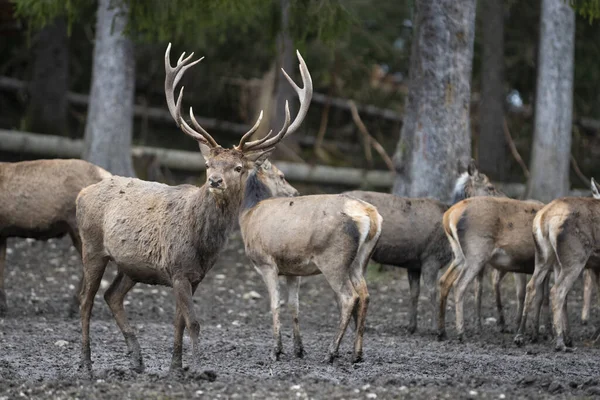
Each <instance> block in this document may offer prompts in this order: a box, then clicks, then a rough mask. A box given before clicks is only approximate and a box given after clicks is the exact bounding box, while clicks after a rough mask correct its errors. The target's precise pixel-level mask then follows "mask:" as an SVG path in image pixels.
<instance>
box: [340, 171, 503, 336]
mask: <svg viewBox="0 0 600 400" xmlns="http://www.w3.org/2000/svg"><path fill="white" fill-rule="evenodd" d="M346 194H348V195H350V196H353V197H356V198H358V199H361V200H364V201H366V202H368V203H370V204H373V205H374V206H375V207H376V208H377V211H378V212H379V213H380V214H381V216H382V217H383V224H382V228H381V236H380V237H379V241H378V242H377V244H376V246H375V251H374V252H373V255H372V256H371V258H372V259H373V260H374V261H375V262H378V263H381V264H388V265H394V266H397V267H402V268H407V272H408V283H409V285H410V299H411V304H410V314H409V324H408V331H409V332H410V333H414V332H415V331H416V329H417V309H418V302H419V293H420V280H421V275H423V282H424V284H425V288H426V289H427V291H428V294H429V299H430V303H431V308H432V312H433V319H432V322H433V325H434V328H435V326H436V318H435V315H436V314H437V287H436V285H437V277H438V271H439V270H440V269H442V268H444V267H445V266H446V265H448V263H450V261H452V249H451V248H450V244H449V243H448V240H447V239H446V235H445V233H444V229H443V227H442V218H443V215H444V212H446V210H447V209H448V208H449V206H448V205H446V204H443V203H441V202H439V201H437V200H433V199H428V198H407V197H399V196H395V195H393V194H388V193H379V192H364V191H360V190H356V191H352V192H346ZM473 196H503V194H502V193H500V192H499V191H497V190H496V188H495V187H494V185H492V184H491V182H490V181H489V179H488V177H487V176H486V175H485V174H483V173H480V172H479V171H478V170H477V167H476V166H475V162H474V161H473V160H472V161H471V162H470V164H469V166H468V168H467V172H464V173H463V174H461V176H460V177H459V178H458V179H457V181H456V185H455V187H454V193H453V202H457V201H459V200H462V199H465V198H469V197H473ZM498 298H499V297H498Z"/></svg>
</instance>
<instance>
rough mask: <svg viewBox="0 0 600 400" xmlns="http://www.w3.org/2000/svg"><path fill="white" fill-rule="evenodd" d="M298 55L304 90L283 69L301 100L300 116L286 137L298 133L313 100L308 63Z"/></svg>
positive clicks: (297, 116)
mask: <svg viewBox="0 0 600 400" xmlns="http://www.w3.org/2000/svg"><path fill="white" fill-rule="evenodd" d="M296 55H297V56H298V60H299V61H300V65H299V68H300V76H301V77H302V84H303V85H304V87H303V88H302V89H300V88H299V87H298V85H296V82H294V81H293V80H292V78H290V76H289V75H288V74H287V72H285V70H284V69H283V68H282V69H281V71H282V72H283V75H284V76H285V78H286V79H287V81H288V82H289V83H290V85H292V87H293V88H294V90H295V91H296V93H297V94H298V98H299V99H300V109H299V110H298V114H297V115H296V118H295V119H294V122H292V124H291V125H290V127H289V128H288V130H287V132H286V134H285V136H287V135H291V134H292V133H294V132H296V131H297V130H298V128H299V127H300V125H302V122H303V121H304V118H305V117H306V113H308V107H309V106H310V102H311V100H312V95H313V84H312V78H311V76H310V72H309V71H308V67H307V66H306V63H305V62H304V59H303V58H302V56H301V55H300V52H299V51H298V50H296ZM285 136H284V137H285Z"/></svg>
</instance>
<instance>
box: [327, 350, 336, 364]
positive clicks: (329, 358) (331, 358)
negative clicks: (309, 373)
mask: <svg viewBox="0 0 600 400" xmlns="http://www.w3.org/2000/svg"><path fill="white" fill-rule="evenodd" d="M337 357H338V353H336V352H330V353H329V354H328V355H327V358H326V359H325V362H326V363H328V364H333V362H334V361H335V359H336V358H337Z"/></svg>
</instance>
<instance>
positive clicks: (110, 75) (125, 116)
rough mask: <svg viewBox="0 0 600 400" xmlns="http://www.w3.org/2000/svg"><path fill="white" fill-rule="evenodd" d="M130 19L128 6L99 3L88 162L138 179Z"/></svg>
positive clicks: (87, 136)
mask: <svg viewBox="0 0 600 400" xmlns="http://www.w3.org/2000/svg"><path fill="white" fill-rule="evenodd" d="M127 18H128V9H127V6H126V4H125V3H124V2H119V3H118V5H117V4H115V5H113V4H111V0H98V15H97V22H96V41H95V45H94V60H93V66H92V89H91V93H90V104H89V107H88V116H87V122H86V126H85V151H84V158H85V159H86V160H88V161H90V162H92V163H94V164H96V165H99V166H101V167H102V168H105V169H107V170H108V171H110V172H111V173H113V174H116V175H121V176H134V175H135V173H134V170H133V165H132V161H131V138H132V133H133V105H134V89H135V58H134V57H135V56H134V47H133V43H132V42H131V40H130V39H129V38H127V37H125V36H124V35H123V31H124V29H125V25H126V24H127Z"/></svg>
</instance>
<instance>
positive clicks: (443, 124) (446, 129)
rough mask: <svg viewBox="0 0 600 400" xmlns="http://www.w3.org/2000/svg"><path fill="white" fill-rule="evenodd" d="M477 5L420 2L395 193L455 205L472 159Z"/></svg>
mask: <svg viewBox="0 0 600 400" xmlns="http://www.w3.org/2000/svg"><path fill="white" fill-rule="evenodd" d="M475 5H476V0H465V1H463V2H460V4H459V3H458V2H456V1H454V0H417V1H416V4H415V6H416V10H415V11H416V12H415V31H414V35H413V47H412V54H411V65H410V84H409V92H408V98H407V102H406V107H405V110H406V112H405V118H404V123H403V125H402V132H401V135H400V140H399V142H398V146H397V148H396V152H395V154H394V164H395V168H396V172H397V174H396V178H395V181H394V188H393V193H394V194H397V195H400V196H411V197H433V198H436V199H439V200H441V201H446V202H448V201H450V197H451V192H452V186H453V184H454V180H455V179H456V177H457V176H458V172H459V171H460V170H461V169H464V168H465V167H466V165H467V164H468V161H469V159H470V155H471V133H470V123H469V103H470V98H471V68H472V63H473V37H474V32H475Z"/></svg>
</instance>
